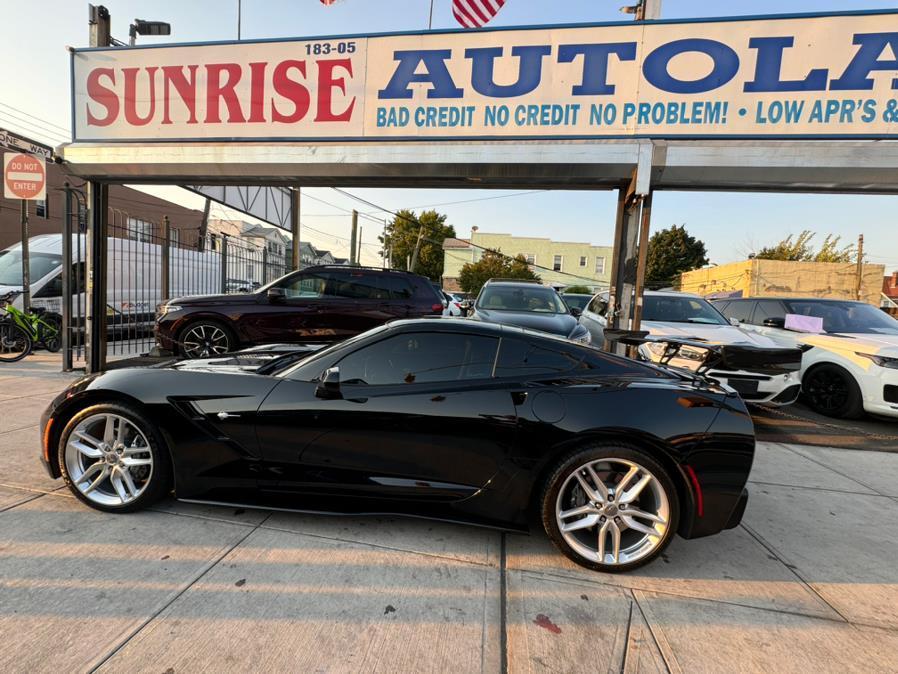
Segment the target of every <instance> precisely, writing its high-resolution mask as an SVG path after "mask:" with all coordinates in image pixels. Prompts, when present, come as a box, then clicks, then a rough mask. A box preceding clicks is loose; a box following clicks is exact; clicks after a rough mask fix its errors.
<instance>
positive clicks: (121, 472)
mask: <svg viewBox="0 0 898 674" xmlns="http://www.w3.org/2000/svg"><path fill="white" fill-rule="evenodd" d="M59 466H60V468H61V469H62V476H63V479H64V480H65V482H66V484H67V485H68V487H69V489H70V490H71V491H72V493H73V494H74V495H75V496H76V497H78V498H79V499H80V500H82V501H84V502H85V503H86V504H88V505H89V506H92V507H94V508H97V509H98V510H105V511H107V512H130V511H134V510H140V509H141V508H144V507H146V506H148V505H150V504H151V503H153V502H155V501H156V500H158V499H159V498H160V497H162V496H163V495H164V494H165V493H166V492H167V491H168V485H169V475H170V472H171V470H170V466H169V460H168V454H167V452H166V451H165V449H164V448H163V447H162V444H161V442H160V440H159V439H158V436H157V433H156V431H155V429H154V428H153V426H152V424H150V422H149V421H147V419H146V418H145V417H144V416H143V415H142V414H141V413H139V412H138V411H136V410H134V409H131V408H130V407H126V406H123V405H115V404H102V405H94V406H92V407H88V408H87V409H85V410H82V411H81V412H79V413H78V414H76V415H75V416H74V417H73V418H72V420H71V421H69V423H68V424H67V425H66V427H65V429H64V430H63V433H62V437H61V439H60V443H59Z"/></svg>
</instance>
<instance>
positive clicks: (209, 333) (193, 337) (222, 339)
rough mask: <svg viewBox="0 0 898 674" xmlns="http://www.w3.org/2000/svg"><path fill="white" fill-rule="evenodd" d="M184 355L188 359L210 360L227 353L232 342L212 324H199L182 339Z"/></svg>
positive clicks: (222, 331)
mask: <svg viewBox="0 0 898 674" xmlns="http://www.w3.org/2000/svg"><path fill="white" fill-rule="evenodd" d="M181 346H182V347H183V349H184V355H185V356H187V357H188V358H209V357H211V356H219V355H221V354H223V353H227V352H228V350H229V348H230V346H231V345H230V340H228V335H227V334H226V333H225V331H224V330H222V329H221V328H219V327H218V326H217V325H212V324H210V323H198V324H197V325H194V326H193V327H191V328H190V329H189V330H187V331H186V332H185V333H184V335H183V336H182V337H181Z"/></svg>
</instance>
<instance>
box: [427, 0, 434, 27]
mask: <svg viewBox="0 0 898 674" xmlns="http://www.w3.org/2000/svg"><path fill="white" fill-rule="evenodd" d="M427 30H433V0H430V18H429V19H428V21H427Z"/></svg>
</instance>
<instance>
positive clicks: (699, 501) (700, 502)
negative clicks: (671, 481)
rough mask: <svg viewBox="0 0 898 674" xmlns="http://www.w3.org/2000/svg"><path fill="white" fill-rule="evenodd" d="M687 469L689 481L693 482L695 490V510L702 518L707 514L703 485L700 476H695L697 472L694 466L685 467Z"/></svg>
mask: <svg viewBox="0 0 898 674" xmlns="http://www.w3.org/2000/svg"><path fill="white" fill-rule="evenodd" d="M683 467H684V468H685V469H686V473H687V474H688V475H689V479H690V480H691V481H692V486H693V488H694V489H695V509H696V511H697V512H698V516H699V517H702V516H704V514H705V499H704V497H703V495H702V485H701V484H700V483H699V481H698V475H696V474H695V470H694V469H693V468H692V466H688V465H684V466H683Z"/></svg>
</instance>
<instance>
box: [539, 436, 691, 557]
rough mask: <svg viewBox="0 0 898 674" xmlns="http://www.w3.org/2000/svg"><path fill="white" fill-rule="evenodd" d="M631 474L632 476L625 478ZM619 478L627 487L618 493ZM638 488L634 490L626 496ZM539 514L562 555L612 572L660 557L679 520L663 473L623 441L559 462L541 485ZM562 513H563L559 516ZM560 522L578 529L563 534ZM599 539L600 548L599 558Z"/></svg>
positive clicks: (586, 449) (670, 482)
mask: <svg viewBox="0 0 898 674" xmlns="http://www.w3.org/2000/svg"><path fill="white" fill-rule="evenodd" d="M590 469H592V474H590V472H589V471H590ZM631 470H635V472H633V473H632V474H630V471H631ZM595 478H598V479H599V480H600V481H601V482H602V484H603V485H605V489H606V490H607V491H608V498H607V499H606V498H604V496H603V495H602V493H601V491H600V490H596V489H595ZM627 478H628V479H627ZM624 479H627V484H626V485H624V489H623V491H622V492H618V489H620V485H621V484H622V483H623V481H624ZM584 484H585V485H586V486H588V487H589V488H590V489H591V490H592V495H591V496H590V494H588V493H587V491H586V489H585V488H584ZM639 485H642V486H641V487H639ZM637 487H639V491H638V492H637V493H636V494H631V493H630V492H633V491H634V489H636V488H637ZM592 497H595V500H594V499H593V498H592ZM622 499H626V500H622ZM594 504H596V505H594ZM575 509H576V510H577V511H579V512H574V510H575ZM540 510H541V516H542V524H543V528H544V529H545V531H546V534H547V535H548V536H549V538H550V539H551V540H552V542H553V543H554V544H555V546H556V547H557V548H558V549H559V550H560V551H561V552H562V553H564V555H565V556H567V557H568V558H569V559H570V560H572V561H574V562H576V563H577V564H579V565H580V566H585V567H586V568H588V569H593V570H595V571H606V572H611V573H620V572H624V571H630V570H632V569H635V568H638V567H640V566H643V565H644V564H648V563H649V562H650V561H652V560H653V559H654V558H655V557H657V556H658V555H659V554H661V553H662V552H663V551H664V549H665V548H666V547H667V546H668V545H669V544H670V541H671V539H672V538H673V536H674V534H675V533H676V531H677V527H678V525H679V519H680V503H679V498H678V497H677V490H676V487H675V486H674V483H673V480H671V478H670V476H669V475H668V474H667V471H666V470H664V468H663V467H662V466H661V465H660V464H659V463H658V462H657V461H655V460H654V459H653V458H652V457H651V456H650V455H649V454H647V453H646V452H644V451H643V450H641V449H639V448H637V447H634V446H632V445H628V444H625V443H613V444H601V443H597V444H593V445H588V446H584V447H581V448H579V449H577V450H576V451H574V452H572V453H570V454H568V455H566V456H565V457H564V458H562V459H561V460H560V461H559V463H558V464H557V465H556V467H555V468H554V469H553V470H552V472H551V474H550V475H549V477H548V478H547V480H546V482H545V485H544V486H543V489H542V492H541V495H540ZM563 512H566V513H568V515H567V516H566V517H562V516H561V513H563ZM635 512H638V513H639V515H633V513H635ZM562 520H564V524H565V525H566V526H570V525H572V524H579V525H581V526H580V528H576V529H572V530H567V531H564V532H563V531H562V529H561V522H562ZM603 531H604V533H602V532H603ZM616 531H617V532H619V533H617V534H616V533H615V532H616ZM602 539H604V542H605V543H604V545H605V547H604V549H602V550H601V552H602V553H604V554H602V555H600V554H599V541H600V540H602ZM615 540H617V542H618V552H617V554H615V551H614V545H615Z"/></svg>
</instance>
